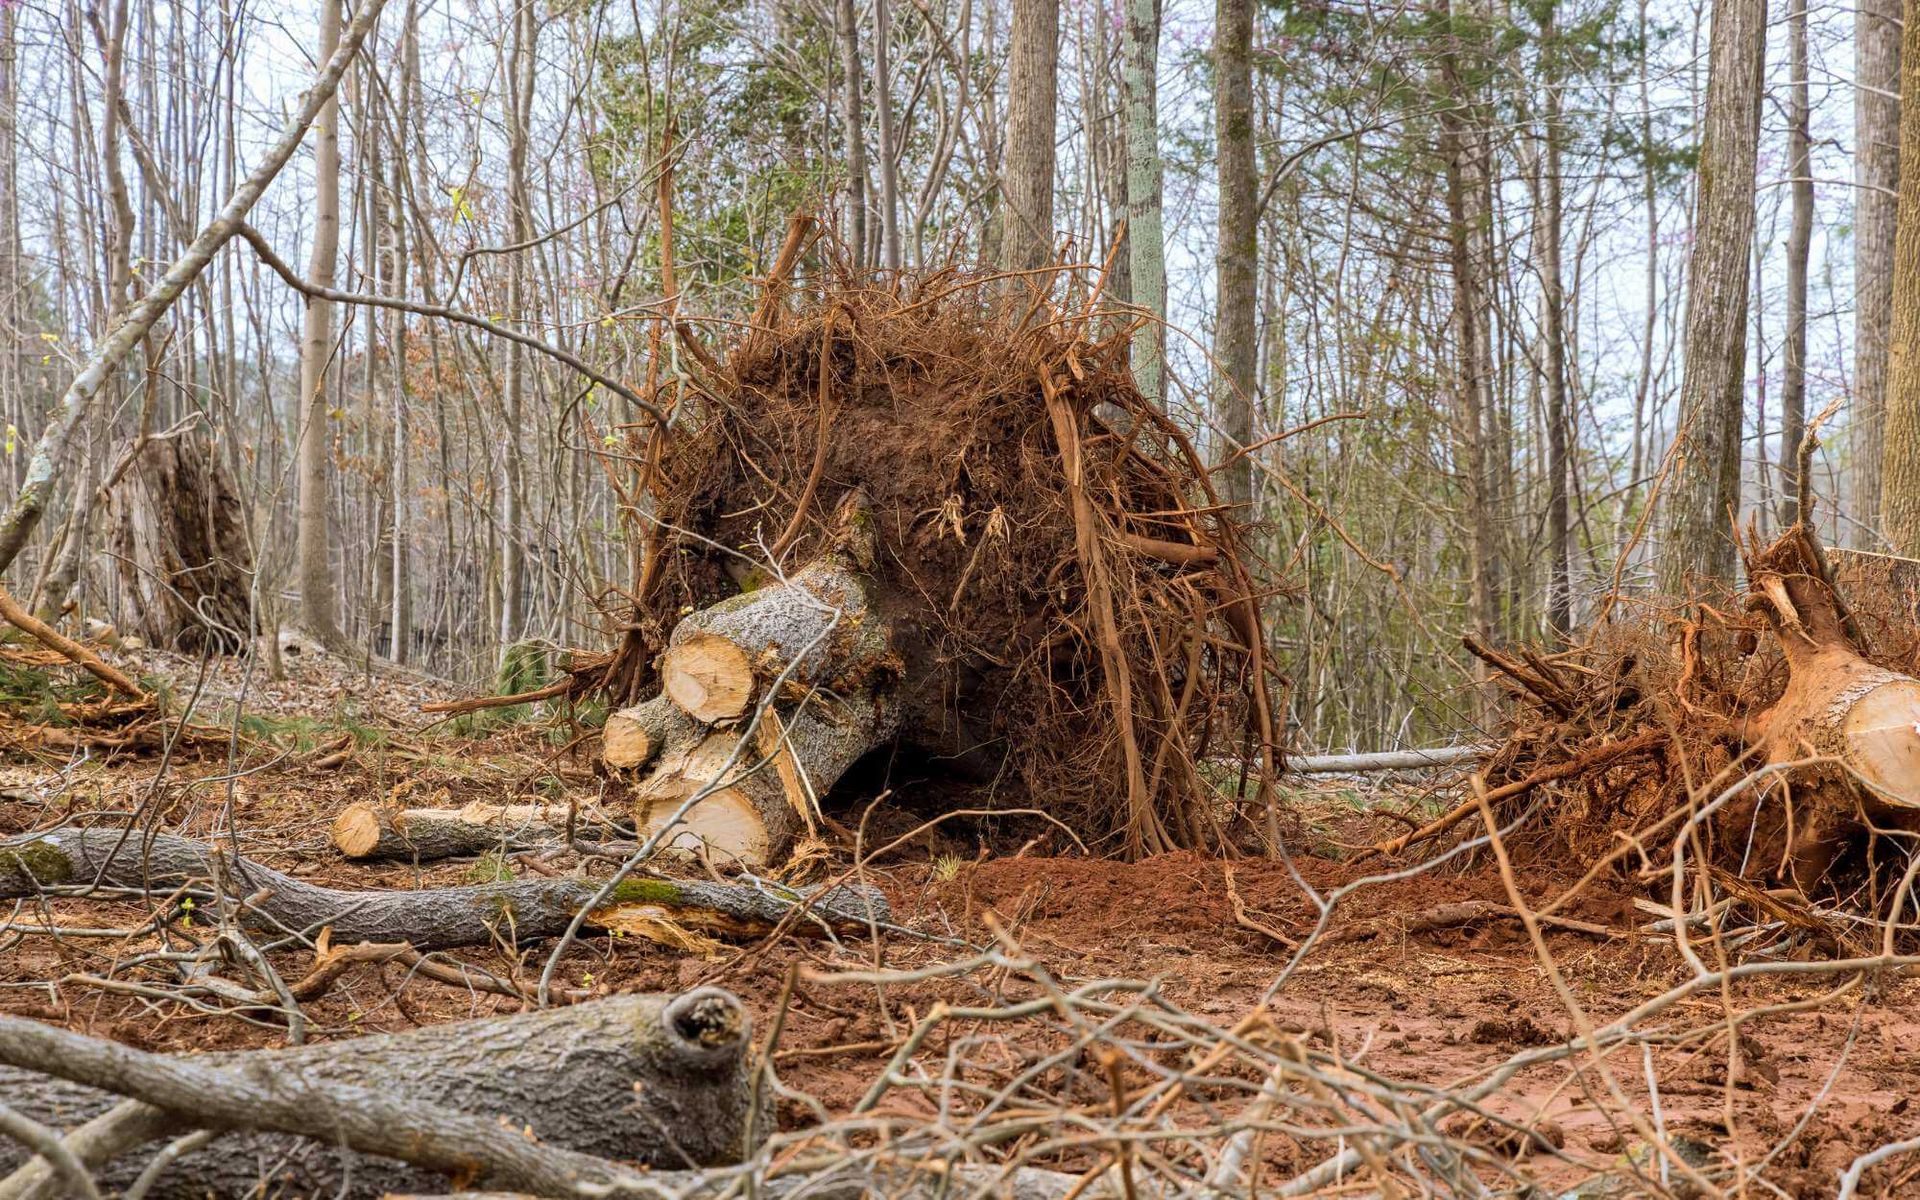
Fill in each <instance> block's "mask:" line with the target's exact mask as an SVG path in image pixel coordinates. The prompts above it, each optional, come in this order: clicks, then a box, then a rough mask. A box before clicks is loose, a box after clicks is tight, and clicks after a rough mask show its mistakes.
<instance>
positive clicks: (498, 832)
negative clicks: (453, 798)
mask: <svg viewBox="0 0 1920 1200" xmlns="http://www.w3.org/2000/svg"><path fill="white" fill-rule="evenodd" d="M569 821H571V822H572V823H573V825H574V826H575V828H576V829H577V830H585V829H592V828H596V827H598V828H606V827H608V826H609V825H610V824H611V822H609V821H607V819H606V817H605V815H604V814H601V813H597V812H594V811H592V810H587V811H580V810H576V809H573V808H571V807H569V806H568V805H565V804H485V803H478V802H476V803H473V804H469V805H467V806H466V807H465V808H392V807H389V806H386V805H380V804H364V803H363V804H349V805H348V806H347V807H345V808H343V809H341V810H340V815H339V816H338V817H335V818H334V821H333V844H334V847H335V848H336V849H338V850H339V851H340V853H341V854H343V855H345V856H346V857H348V858H353V859H383V858H398V859H405V860H409V861H413V862H432V861H435V860H437V859H443V858H463V857H468V856H472V855H477V854H486V853H488V852H489V851H494V850H501V849H513V848H517V847H521V846H528V845H534V844H537V843H539V842H543V841H551V840H553V839H554V838H556V837H559V836H560V835H561V834H562V833H564V832H565V830H566V828H567V825H568V822H569Z"/></svg>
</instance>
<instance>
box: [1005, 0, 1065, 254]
mask: <svg viewBox="0 0 1920 1200" xmlns="http://www.w3.org/2000/svg"><path fill="white" fill-rule="evenodd" d="M1059 75H1060V0H1014V4H1013V30H1012V36H1011V38H1010V45H1009V46H1008V49H1007V136H1006V143H1005V149H1004V150H1002V151H1001V154H1000V222H999V223H1000V262H1001V264H1002V265H1004V266H1005V267H1007V268H1008V269H1010V270H1015V271H1025V270H1031V269H1032V268H1035V267H1038V266H1041V265H1042V264H1044V263H1046V262H1047V261H1048V260H1049V259H1051V258H1052V257H1053V176H1054V120H1055V116H1054V114H1055V110H1056V109H1057V108H1058V106H1059V98H1060V82H1059Z"/></svg>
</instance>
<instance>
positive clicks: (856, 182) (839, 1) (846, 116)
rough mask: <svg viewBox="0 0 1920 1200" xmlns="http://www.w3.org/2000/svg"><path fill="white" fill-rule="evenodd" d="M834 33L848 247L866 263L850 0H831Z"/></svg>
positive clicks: (858, 78) (862, 133)
mask: <svg viewBox="0 0 1920 1200" xmlns="http://www.w3.org/2000/svg"><path fill="white" fill-rule="evenodd" d="M833 25H834V32H835V33H836V34H837V35H838V36H839V40H840V132H841V135H842V136H843V137H844V138H845V143H844V144H845V147H846V155H847V246H848V248H849V249H850V250H851V251H852V253H853V265H854V266H855V267H863V266H865V265H866V262H867V129H866V116H865V109H864V101H863V99H862V96H861V93H862V91H863V90H864V89H865V86H866V85H865V83H864V81H863V73H862V71H861V67H860V25H859V22H858V20H857V19H856V15H855V13H854V8H853V0H834V5H833Z"/></svg>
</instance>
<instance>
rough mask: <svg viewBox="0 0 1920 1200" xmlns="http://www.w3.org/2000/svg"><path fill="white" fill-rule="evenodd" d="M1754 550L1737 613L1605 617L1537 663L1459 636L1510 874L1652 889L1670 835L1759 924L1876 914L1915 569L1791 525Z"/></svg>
mask: <svg viewBox="0 0 1920 1200" xmlns="http://www.w3.org/2000/svg"><path fill="white" fill-rule="evenodd" d="M1756 543H1757V539H1756V538H1755V537H1754V536H1753V535H1752V533H1751V531H1749V535H1748V539H1747V545H1748V550H1747V556H1746V562H1747V575H1748V578H1749V579H1750V580H1751V585H1750V589H1749V591H1748V593H1747V594H1746V595H1745V596H1744V597H1743V598H1740V599H1739V600H1738V601H1733V600H1725V599H1723V600H1720V601H1718V602H1708V601H1702V602H1697V603H1694V604H1691V605H1687V606H1685V607H1684V608H1681V607H1675V608H1659V607H1654V606H1643V607H1638V608H1632V609H1629V608H1626V607H1625V606H1624V605H1622V606H1620V607H1618V608H1616V609H1614V610H1613V611H1612V612H1610V614H1609V616H1608V618H1607V619H1603V620H1602V621H1601V623H1600V624H1599V625H1598V626H1596V627H1595V628H1594V629H1593V630H1592V631H1590V632H1589V633H1588V634H1587V636H1586V637H1585V639H1584V640H1583V641H1582V642H1581V643H1579V644H1577V645H1574V646H1572V647H1570V648H1567V649H1564V650H1561V651H1559V652H1556V653H1542V652H1535V651H1531V650H1518V651H1511V652H1509V651H1502V650H1497V649H1494V648H1491V647H1486V646H1482V645H1480V644H1479V643H1477V642H1475V641H1474V640H1473V639H1471V638H1469V639H1467V644H1468V648H1469V650H1471V651H1472V652H1473V653H1474V654H1476V655H1477V656H1478V657H1480V658H1481V659H1482V660H1483V661H1485V662H1486V663H1487V664H1488V665H1489V666H1490V667H1491V668H1492V671H1493V678H1494V680H1495V682H1496V684H1497V685H1498V686H1499V687H1501V688H1502V690H1503V691H1504V692H1505V693H1506V694H1507V696H1508V698H1509V701H1510V707H1509V710H1508V714H1507V717H1506V719H1505V730H1504V734H1503V736H1502V738H1501V740H1500V742H1499V743H1498V745H1497V746H1496V748H1495V749H1494V750H1493V751H1492V752H1491V753H1490V754H1489V755H1488V756H1487V757H1486V758H1485V759H1484V760H1483V764H1482V773H1483V776H1484V781H1485V786H1486V788H1487V792H1488V797H1489V799H1490V800H1491V801H1492V805H1491V807H1492V809H1493V811H1494V813H1495V815H1496V817H1497V819H1499V820H1500V821H1501V822H1502V823H1503V824H1513V829H1512V831H1511V832H1510V833H1509V834H1508V836H1507V838H1506V841H1507V844H1508V846H1509V847H1510V848H1511V850H1512V851H1513V853H1514V855H1515V857H1516V858H1518V859H1520V860H1521V861H1522V862H1523V863H1524V862H1541V861H1555V862H1559V863H1565V862H1568V861H1577V862H1581V863H1587V864H1602V865H1605V866H1611V867H1612V868H1613V869H1614V870H1616V871H1617V872H1619V873H1622V874H1626V875H1634V874H1636V873H1637V874H1638V875H1639V876H1640V877H1641V878H1642V879H1643V881H1645V882H1649V883H1651V882H1654V881H1656V880H1658V881H1662V886H1664V880H1665V879H1666V873H1667V872H1669V871H1670V869H1671V866H1672V849H1673V846H1674V840H1675V838H1676V837H1680V836H1686V837H1688V838H1689V839H1691V840H1690V847H1691V849H1690V850H1689V858H1690V860H1691V861H1695V862H1699V861H1700V860H1704V863H1705V869H1706V870H1707V871H1708V873H1710V874H1711V876H1712V877H1713V880H1714V882H1715V884H1716V886H1718V887H1720V888H1721V889H1723V890H1724V891H1725V892H1727V893H1729V894H1733V895H1737V896H1739V897H1741V898H1742V899H1744V900H1746V901H1747V902H1749V903H1751V904H1752V905H1754V906H1755V907H1757V908H1760V909H1762V910H1765V911H1766V912H1767V914H1768V915H1770V916H1771V917H1773V918H1775V919H1778V920H1784V921H1787V922H1788V923H1789V924H1793V923H1796V922H1801V923H1804V919H1805V914H1806V912H1808V911H1809V909H1808V908H1807V907H1806V906H1807V905H1808V904H1809V903H1810V902H1818V903H1819V904H1821V905H1827V904H1839V905H1841V906H1844V907H1846V908H1848V909H1850V910H1852V911H1856V912H1872V911H1877V910H1880V909H1884V906H1885V903H1884V902H1885V897H1886V896H1887V895H1888V892H1887V890H1886V889H1887V887H1888V886H1889V884H1890V883H1891V882H1893V879H1897V877H1898V874H1899V872H1900V871H1901V870H1903V869H1904V866H1905V863H1906V856H1905V855H1904V854H1901V853H1899V852H1898V851H1897V843H1896V842H1895V841H1892V840H1889V839H1888V838H1887V837H1886V836H1884V835H1885V834H1887V833H1888V832H1891V831H1899V830H1910V829H1913V828H1915V827H1916V825H1920V821H1916V819H1915V818H1916V806H1920V792H1916V789H1915V787H1914V782H1915V781H1914V778H1913V776H1912V774H1911V768H1912V766H1913V764H1915V763H1920V730H1916V729H1914V728H1913V721H1912V718H1913V717H1914V716H1920V706H1916V698H1920V684H1915V683H1914V682H1913V681H1912V680H1911V679H1908V678H1907V676H1908V675H1910V674H1911V673H1912V671H1913V670H1914V667H1915V663H1916V656H1917V655H1920V637H1917V636H1916V626H1915V625H1914V623H1913V615H1914V613H1915V611H1916V601H1917V598H1920V588H1916V587H1915V586H1913V585H1914V583H1915V581H1916V580H1920V575H1915V574H1914V570H1915V569H1920V563H1913V562H1910V561H1909V560H1903V559H1888V558H1886V557H1885V556H1878V555H1852V554H1848V553H1845V552H1835V553H1833V554H1832V555H1828V554H1827V552H1825V551H1824V550H1823V548H1822V547H1821V546H1820V544H1819V542H1818V540H1817V538H1816V537H1815V536H1814V535H1813V533H1812V532H1811V530H1810V529H1808V528H1807V527H1806V526H1804V525H1797V526H1794V527H1793V528H1791V529H1789V530H1787V531H1786V532H1785V533H1784V534H1782V535H1781V536H1780V537H1779V538H1778V539H1777V540H1776V541H1774V542H1773V543H1772V544H1771V545H1768V546H1765V547H1763V548H1757V549H1756V548H1754V547H1755V545H1756ZM1910 710H1911V711H1910ZM1888 714H1892V715H1891V716H1889V715H1888ZM1903 714H1904V715H1903ZM1876 739H1878V741H1877V742H1876ZM1887 739H1893V742H1892V743H1889V742H1888V740H1887ZM1876 745H1878V746H1879V747H1880V748H1879V749H1875V748H1874V747H1875V746H1876ZM1887 763H1892V764H1893V765H1892V767H1891V769H1890V770H1889V769H1887V768H1886V764H1887ZM1464 807H1465V806H1463V808H1464ZM1456 814H1457V815H1461V816H1464V817H1465V819H1464V820H1462V821H1461V822H1459V824H1460V825H1461V826H1462V827H1464V828H1465V829H1467V830H1469V831H1470V832H1471V833H1479V832H1482V825H1481V822H1480V820H1479V818H1478V817H1477V816H1468V815H1466V814H1465V813H1464V812H1461V811H1460V810H1456ZM1515 823H1517V824H1515ZM1436 832H1437V831H1436ZM1416 840H1418V839H1417V838H1408V839H1398V840H1397V842H1398V844H1393V843H1390V844H1388V847H1387V848H1389V849H1393V850H1403V849H1405V848H1406V846H1407V845H1408V844H1411V843H1412V842H1413V841H1416ZM1694 855H1697V856H1698V858H1697V859H1695V858H1693V856H1694ZM1889 871H1891V872H1892V873H1893V879H1889V877H1888V875H1889ZM1839 940H1840V941H1841V942H1843V943H1844V942H1845V941H1846V939H1845V938H1841V939H1839Z"/></svg>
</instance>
